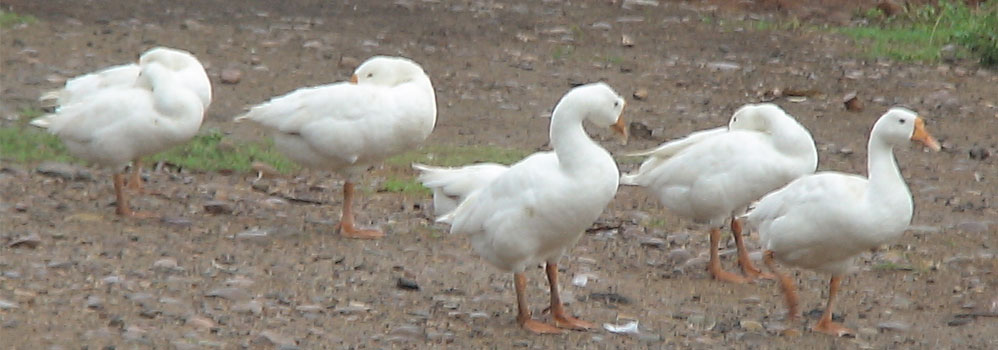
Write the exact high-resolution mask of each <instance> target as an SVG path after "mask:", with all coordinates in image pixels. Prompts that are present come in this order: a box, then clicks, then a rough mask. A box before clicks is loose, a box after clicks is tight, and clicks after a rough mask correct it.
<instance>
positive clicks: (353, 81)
mask: <svg viewBox="0 0 998 350" xmlns="http://www.w3.org/2000/svg"><path fill="white" fill-rule="evenodd" d="M350 84H357V75H356V74H354V75H351V76H350Z"/></svg>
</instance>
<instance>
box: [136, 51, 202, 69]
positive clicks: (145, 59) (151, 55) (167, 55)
mask: <svg viewBox="0 0 998 350" xmlns="http://www.w3.org/2000/svg"><path fill="white" fill-rule="evenodd" d="M152 62H156V63H159V64H161V65H163V66H164V67H166V68H167V69H169V70H172V71H181V70H184V69H187V68H189V67H201V62H200V61H198V59H197V58H195V57H194V56H193V55H191V54H190V53H187V52H186V51H180V50H175V49H171V48H167V47H156V48H152V49H150V50H149V51H146V52H145V53H143V54H142V56H141V57H139V65H140V66H143V65H146V64H148V63H152Z"/></svg>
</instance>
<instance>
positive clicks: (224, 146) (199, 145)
mask: <svg viewBox="0 0 998 350" xmlns="http://www.w3.org/2000/svg"><path fill="white" fill-rule="evenodd" d="M149 159H152V160H153V161H154V162H158V161H166V162H169V163H172V164H176V165H178V166H181V167H184V168H189V169H195V170H203V171H218V170H232V171H236V172H250V171H252V168H251V165H252V164H253V162H263V163H267V164H269V165H270V166H273V167H274V168H275V169H277V171H279V172H281V173H284V174H286V173H289V172H291V171H293V170H295V169H297V168H298V166H297V165H295V164H294V162H292V161H291V160H289V159H287V158H285V157H284V156H283V155H281V154H280V153H278V152H277V151H276V150H274V149H273V147H272V144H270V143H267V144H263V143H251V142H234V141H232V140H230V139H228V138H226V137H225V135H224V134H223V133H222V132H221V131H218V130H214V129H213V130H208V131H207V132H202V133H201V134H198V135H197V136H195V137H194V139H192V140H191V141H190V142H187V143H186V144H184V145H182V146H179V147H176V148H174V149H172V150H169V151H167V152H164V153H160V154H157V155H154V156H152V157H149Z"/></svg>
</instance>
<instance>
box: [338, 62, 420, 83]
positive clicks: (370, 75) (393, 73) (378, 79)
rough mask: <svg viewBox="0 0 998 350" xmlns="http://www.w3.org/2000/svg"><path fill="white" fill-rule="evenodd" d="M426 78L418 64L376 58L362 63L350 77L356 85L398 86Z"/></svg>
mask: <svg viewBox="0 0 998 350" xmlns="http://www.w3.org/2000/svg"><path fill="white" fill-rule="evenodd" d="M420 78H426V79H428V77H427V76H426V72H424V71H423V67H421V66H420V65H419V64H417V63H416V62H413V61H412V60H410V59H408V58H403V57H388V56H374V57H371V58H370V59H368V60H367V61H364V63H361V65H360V66H359V67H357V69H356V70H354V72H353V76H352V77H350V82H351V83H354V84H371V85H380V86H396V85H399V84H402V83H406V82H410V81H413V80H416V79H420Z"/></svg>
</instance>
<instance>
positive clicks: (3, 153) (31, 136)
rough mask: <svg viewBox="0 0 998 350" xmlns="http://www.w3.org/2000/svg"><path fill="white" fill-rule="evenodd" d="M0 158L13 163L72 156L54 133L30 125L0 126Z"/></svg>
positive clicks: (60, 159) (68, 159) (60, 158)
mask: <svg viewBox="0 0 998 350" xmlns="http://www.w3.org/2000/svg"><path fill="white" fill-rule="evenodd" d="M0 159H3V160H5V161H11V162H14V163H29V162H37V161H43V160H55V161H61V162H67V161H71V160H72V159H73V158H72V156H70V155H69V153H66V147H64V146H63V145H62V141H59V138H58V137H56V136H55V135H52V134H49V133H48V132H46V131H45V130H42V129H38V128H35V127H30V126H15V127H4V128H0Z"/></svg>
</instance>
